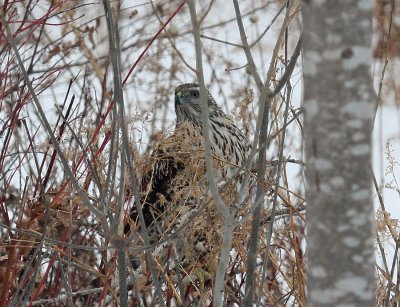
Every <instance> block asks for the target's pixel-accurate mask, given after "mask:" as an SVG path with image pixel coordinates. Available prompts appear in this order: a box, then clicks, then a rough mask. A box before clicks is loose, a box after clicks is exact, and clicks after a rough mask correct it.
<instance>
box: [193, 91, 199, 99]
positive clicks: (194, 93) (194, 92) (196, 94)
mask: <svg viewBox="0 0 400 307" xmlns="http://www.w3.org/2000/svg"><path fill="white" fill-rule="evenodd" d="M191 96H192V97H195V98H197V97H200V93H199V91H197V90H194V91H191Z"/></svg>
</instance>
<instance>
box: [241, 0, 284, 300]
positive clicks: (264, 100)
mask: <svg viewBox="0 0 400 307" xmlns="http://www.w3.org/2000/svg"><path fill="white" fill-rule="evenodd" d="M234 1H236V0H234ZM291 8H292V3H291V4H290V5H289V6H288V8H287V10H286V15H285V19H284V21H283V24H282V26H281V29H280V33H279V36H278V39H277V41H276V44H275V47H274V50H273V54H272V59H271V63H270V66H269V69H268V72H267V78H266V81H265V83H264V85H263V87H262V90H261V95H260V103H259V105H260V109H259V114H258V119H257V126H256V133H255V137H254V141H253V148H252V151H251V153H250V157H249V161H252V160H253V158H254V156H255V153H256V149H257V147H256V146H257V143H258V144H259V146H260V147H259V155H258V163H257V188H256V202H255V209H254V212H253V221H252V225H251V235H250V242H249V249H248V253H247V264H246V267H247V275H246V287H245V301H244V303H245V306H248V307H250V306H253V296H254V290H255V289H254V285H255V270H256V262H257V249H258V236H259V232H260V221H261V208H262V204H263V199H264V196H265V191H264V190H265V189H264V187H265V174H266V168H267V166H266V159H267V157H266V151H267V149H268V146H269V142H268V124H269V123H268V116H269V108H270V104H271V99H272V98H273V96H272V95H271V94H270V90H269V87H268V86H269V83H270V81H271V78H272V73H273V70H274V67H275V61H276V59H277V57H278V53H279V49H280V46H281V42H282V39H283V37H284V33H285V31H286V29H287V26H288V23H289V12H290V10H291ZM239 15H240V12H239ZM239 30H240V31H242V29H241V28H240V27H239ZM248 59H249V58H248ZM271 224H272V221H271ZM272 225H273V224H272Z"/></svg>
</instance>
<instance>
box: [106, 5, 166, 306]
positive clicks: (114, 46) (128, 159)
mask: <svg viewBox="0 0 400 307" xmlns="http://www.w3.org/2000/svg"><path fill="white" fill-rule="evenodd" d="M103 5H104V8H105V11H106V18H107V27H108V34H109V42H110V51H111V60H112V64H113V73H114V91H115V102H116V104H117V106H118V117H119V127H120V129H121V135H122V150H121V177H122V178H123V176H124V174H125V172H124V169H125V168H124V165H125V163H127V165H128V171H129V173H130V178H131V188H132V191H133V193H134V197H135V206H136V209H137V212H138V216H139V221H140V224H141V226H142V227H141V234H142V237H143V239H144V242H145V245H146V246H150V240H149V237H148V233H147V229H146V226H145V225H146V224H145V220H144V216H143V212H142V209H141V204H140V192H139V189H138V186H139V185H138V182H137V174H136V171H135V168H134V165H133V157H132V153H131V151H130V147H129V137H128V132H127V131H128V130H127V127H126V123H125V121H124V118H125V116H124V113H125V112H124V101H123V91H122V81H121V60H120V47H119V34H118V27H117V25H116V23H115V22H114V21H113V16H112V10H111V6H110V2H109V0H103ZM121 183H122V184H121ZM121 183H120V195H119V197H118V202H119V206H121V207H120V210H118V209H117V215H118V214H119V213H120V211H121V210H122V201H123V199H124V197H123V195H124V194H123V193H124V185H123V183H124V180H123V179H121ZM116 220H117V218H116V219H115V221H116ZM115 242H116V243H118V246H119V248H120V249H119V250H118V256H119V260H118V266H119V268H118V272H119V285H120V295H121V298H120V299H121V302H120V304H121V306H127V293H126V291H127V289H126V267H125V263H126V260H125V242H123V244H122V242H121V240H118V239H117V240H116V241H115ZM122 249H123V250H122ZM146 256H147V259H148V262H149V268H150V273H151V277H152V279H153V284H154V287H155V292H156V294H157V296H158V298H159V303H160V305H161V306H164V305H165V304H164V298H163V295H162V293H161V285H160V283H159V280H158V276H157V274H156V271H155V262H154V259H153V256H152V255H151V251H149V250H146ZM122 287H124V288H123V289H121V288H122Z"/></svg>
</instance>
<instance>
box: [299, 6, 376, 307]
mask: <svg viewBox="0 0 400 307" xmlns="http://www.w3.org/2000/svg"><path fill="white" fill-rule="evenodd" d="M371 18H372V1H367V0H358V1H348V0H325V1H322V0H320V1H315V0H314V1H312V0H307V1H306V0H305V1H304V2H303V19H304V109H305V148H306V158H307V171H306V179H307V191H306V197H307V200H308V207H307V236H308V241H307V249H308V302H309V306H375V259H374V235H375V233H374V220H373V204H372V197H371V176H370V175H371V140H370V137H371V128H372V119H373V118H374V114H373V113H374V110H375V98H374V91H373V88H372V80H371V73H370V65H371Z"/></svg>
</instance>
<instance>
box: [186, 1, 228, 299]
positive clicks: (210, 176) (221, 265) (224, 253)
mask: <svg viewBox="0 0 400 307" xmlns="http://www.w3.org/2000/svg"><path fill="white" fill-rule="evenodd" d="M188 5H189V10H190V17H191V20H192V26H193V36H194V43H195V52H196V69H197V79H198V82H199V86H200V97H201V116H202V123H203V125H202V129H203V138H204V151H205V160H206V173H207V180H208V184H209V188H210V190H211V193H212V195H213V197H214V201H215V204H216V207H217V209H218V211H219V212H220V214H221V215H222V217H223V220H224V225H223V226H224V227H223V239H222V240H223V241H222V248H221V256H220V259H219V262H218V268H217V275H216V279H215V285H214V299H213V305H214V306H222V305H223V302H224V286H225V282H224V281H225V272H226V269H227V267H228V264H229V252H230V249H231V243H232V236H233V228H234V223H233V215H232V213H231V212H230V210H229V208H228V207H227V206H226V205H225V203H224V201H223V200H222V198H221V195H220V194H219V191H218V188H217V183H216V181H215V175H214V172H215V171H214V169H213V166H212V156H211V145H210V123H209V111H208V105H207V93H206V87H205V83H204V75H203V62H202V52H201V41H200V26H199V23H198V21H197V15H196V8H195V4H194V0H189V1H188Z"/></svg>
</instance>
